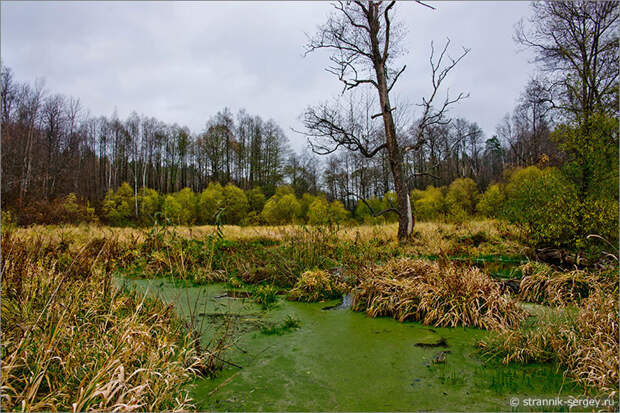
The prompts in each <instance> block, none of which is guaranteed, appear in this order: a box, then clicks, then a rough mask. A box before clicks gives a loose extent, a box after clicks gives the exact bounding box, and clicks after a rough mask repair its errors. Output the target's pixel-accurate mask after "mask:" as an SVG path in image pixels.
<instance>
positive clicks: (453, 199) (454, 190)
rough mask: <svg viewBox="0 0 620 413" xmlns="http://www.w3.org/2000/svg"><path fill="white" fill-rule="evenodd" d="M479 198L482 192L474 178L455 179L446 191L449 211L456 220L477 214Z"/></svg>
mask: <svg viewBox="0 0 620 413" xmlns="http://www.w3.org/2000/svg"><path fill="white" fill-rule="evenodd" d="M479 199H480V192H479V191H478V186H477V185H476V183H475V182H474V180H473V179H470V178H459V179H455V180H454V181H452V183H451V184H450V186H449V187H448V192H447V193H446V205H447V208H448V213H449V214H450V216H451V217H452V218H454V219H456V220H463V219H466V218H467V217H470V216H472V215H474V214H475V212H476V205H478V200H479Z"/></svg>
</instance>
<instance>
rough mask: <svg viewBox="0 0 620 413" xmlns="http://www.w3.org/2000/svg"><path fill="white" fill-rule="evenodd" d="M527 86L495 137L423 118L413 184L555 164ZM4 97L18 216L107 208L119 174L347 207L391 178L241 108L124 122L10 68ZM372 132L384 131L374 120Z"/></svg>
mask: <svg viewBox="0 0 620 413" xmlns="http://www.w3.org/2000/svg"><path fill="white" fill-rule="evenodd" d="M530 89H531V90H534V91H535V88H529V89H528V90H530ZM531 90H530V92H528V93H530V94H531V93H534V92H533V91H531ZM528 96H530V95H528V94H527V93H526V94H524V98H523V99H522V100H523V102H522V103H521V104H519V106H518V108H517V109H516V110H515V114H514V115H513V116H512V118H510V119H508V120H505V122H504V123H502V125H501V127H499V128H498V134H497V135H495V136H493V137H491V138H490V139H486V138H485V136H484V133H483V132H482V130H481V129H480V128H479V127H478V125H477V124H476V123H475V122H469V121H467V120H465V119H456V120H454V121H453V122H450V123H449V124H447V125H437V126H435V127H433V128H430V129H429V131H428V137H427V138H426V139H425V146H428V148H425V150H423V151H417V152H415V153H414V152H410V153H407V154H406V155H405V161H406V162H405V171H406V174H407V181H408V185H409V187H410V188H417V189H423V188H426V186H428V185H434V186H443V185H449V184H450V183H451V182H452V181H453V180H455V179H457V178H471V179H473V180H474V181H475V182H476V184H477V186H478V188H479V189H480V190H484V189H485V188H486V186H487V185H488V184H489V183H490V182H493V181H496V180H498V179H500V178H501V176H502V173H503V171H504V169H506V168H509V167H514V166H528V165H531V164H535V163H536V162H538V161H539V160H540V159H541V157H543V156H545V157H546V159H547V160H548V163H550V164H557V163H559V162H560V161H561V158H562V156H561V154H560V152H559V151H558V150H557V145H555V144H554V143H553V142H552V141H551V140H550V139H549V127H548V119H547V117H546V115H545V110H543V108H542V106H544V105H545V104H544V103H540V102H538V100H536V99H533V98H531V97H528ZM1 101H2V113H1V127H2V172H3V173H2V208H3V209H5V210H6V209H8V210H12V211H13V212H14V213H15V215H17V218H18V221H19V222H20V223H22V224H28V223H32V222H33V217H37V216H41V215H42V213H41V212H42V211H43V212H44V211H46V210H49V212H50V213H51V212H53V211H51V210H53V209H54V204H55V203H57V202H60V201H61V200H62V199H63V198H64V197H66V196H67V195H68V194H70V193H73V194H75V195H76V196H77V197H78V198H79V199H85V200H87V201H88V202H89V204H90V206H91V207H93V208H95V209H96V210H97V212H98V214H99V215H100V216H103V215H104V214H103V212H102V211H101V208H102V207H103V201H104V199H105V197H106V194H108V192H109V191H110V190H113V191H116V190H118V189H119V188H120V186H121V185H122V184H123V182H127V183H128V184H129V185H130V187H131V189H132V192H133V195H134V198H136V199H137V198H138V192H139V191H140V188H150V189H154V190H156V191H157V192H159V193H162V194H170V193H174V192H178V191H180V190H181V189H183V188H189V189H191V190H192V191H193V192H196V193H199V192H202V191H203V190H205V189H206V188H207V187H208V186H209V184H211V183H213V182H219V183H220V184H222V185H224V186H225V185H226V184H228V183H232V184H234V185H235V186H237V187H239V188H241V189H243V190H249V189H251V188H254V187H260V188H261V190H262V191H263V193H264V195H265V196H267V197H270V196H272V195H273V194H274V193H275V190H276V188H277V187H278V186H281V185H284V184H287V185H290V186H291V187H292V188H293V190H294V192H295V195H296V196H297V197H301V196H303V194H304V193H309V194H311V195H320V194H324V195H325V196H326V197H327V199H329V200H330V201H333V200H340V201H341V202H342V203H343V204H344V205H345V208H346V209H347V210H349V211H351V212H354V210H355V208H356V207H357V204H358V202H359V200H360V199H370V198H373V197H374V198H383V197H384V196H385V194H386V193H388V192H389V191H391V190H393V186H394V185H393V182H392V178H391V174H390V170H389V165H388V160H387V157H386V156H385V154H384V153H380V154H378V155H377V156H376V157H374V158H366V157H364V156H362V155H360V154H359V153H351V152H346V151H342V152H337V153H334V154H332V155H330V156H329V157H327V159H326V160H323V159H324V158H323V159H319V157H318V156H317V155H315V154H312V153H311V152H303V153H302V154H296V153H295V152H293V151H292V150H291V149H290V148H289V145H288V140H287V137H286V135H285V134H284V132H283V131H282V129H281V128H280V127H279V126H278V125H277V124H276V123H275V122H274V121H273V120H269V121H264V120H263V119H262V118H261V117H259V116H251V115H249V114H248V113H247V112H245V111H243V110H241V111H239V113H237V114H236V116H235V115H233V114H232V113H231V112H230V111H229V110H228V109H224V110H222V111H221V112H219V113H217V114H216V115H215V116H213V117H212V118H211V119H209V120H208V121H207V123H206V125H205V128H204V130H203V131H202V132H200V133H198V134H194V133H192V132H191V131H190V130H189V129H188V128H187V127H183V126H179V125H177V124H172V125H170V124H166V123H164V122H161V121H159V120H157V119H155V118H152V117H147V116H141V115H137V114H136V113H132V114H131V115H130V116H129V117H128V118H127V119H125V120H121V119H119V118H118V117H117V116H116V115H115V114H113V115H112V116H110V117H105V116H100V117H92V116H89V115H88V114H87V112H86V111H85V110H84V109H83V108H82V107H81V106H80V103H79V100H77V99H74V98H70V97H65V96H63V95H58V94H50V93H48V92H47V91H46V90H45V88H44V87H43V85H42V83H41V82H35V84H34V85H30V84H24V83H19V82H16V81H15V80H14V78H13V74H12V72H11V70H10V69H8V68H6V67H3V68H2V90H1ZM413 129H414V128H413V124H412V126H410V127H409V128H408V127H406V125H404V126H403V127H402V128H401V129H400V132H399V133H401V134H402V135H403V137H405V136H406V135H407V134H408V133H413ZM372 133H373V134H375V135H376V134H380V133H381V131H380V128H379V129H377V130H376V131H372ZM57 200H59V201H57ZM134 204H135V202H134ZM134 209H135V205H134ZM43 215H45V214H43ZM35 221H36V220H35Z"/></svg>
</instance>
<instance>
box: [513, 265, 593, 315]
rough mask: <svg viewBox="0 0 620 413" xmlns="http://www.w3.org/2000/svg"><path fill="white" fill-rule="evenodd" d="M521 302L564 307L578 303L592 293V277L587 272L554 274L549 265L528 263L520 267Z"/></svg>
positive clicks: (576, 271)
mask: <svg viewBox="0 0 620 413" xmlns="http://www.w3.org/2000/svg"><path fill="white" fill-rule="evenodd" d="M519 269H520V270H521V272H522V274H523V278H522V279H521V283H520V286H519V296H520V298H521V300H523V301H525V302H528V303H537V304H549V305H553V306H564V305H567V304H571V303H578V302H579V301H581V300H582V299H583V298H585V297H587V296H588V295H589V293H590V283H591V282H592V281H593V279H592V277H591V276H590V275H588V273H586V272H585V271H580V270H574V271H569V272H563V273H559V272H554V271H553V270H552V269H551V267H549V266H548V265H545V264H542V263H538V262H528V263H526V264H524V265H522V266H521V267H519Z"/></svg>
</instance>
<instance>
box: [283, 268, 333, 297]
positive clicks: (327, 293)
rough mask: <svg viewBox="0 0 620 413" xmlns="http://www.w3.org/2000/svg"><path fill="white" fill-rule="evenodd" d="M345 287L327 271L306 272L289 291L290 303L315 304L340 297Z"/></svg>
mask: <svg viewBox="0 0 620 413" xmlns="http://www.w3.org/2000/svg"><path fill="white" fill-rule="evenodd" d="M344 290H345V285H344V283H342V282H339V281H337V280H336V279H335V277H334V276H332V275H331V274H330V273H329V272H328V271H323V270H312V271H306V272H304V273H303V274H301V276H300V277H299V279H298V280H297V283H295V286H294V287H293V288H292V289H291V290H290V291H289V293H288V299H289V300H291V301H304V302H308V303H309V302H317V301H323V300H328V299H331V298H335V297H340V296H342V293H343V291H344Z"/></svg>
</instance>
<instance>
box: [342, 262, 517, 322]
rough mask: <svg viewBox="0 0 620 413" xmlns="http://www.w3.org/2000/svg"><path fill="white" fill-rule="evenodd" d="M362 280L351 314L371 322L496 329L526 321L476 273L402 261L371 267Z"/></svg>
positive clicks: (487, 279) (486, 278) (495, 287)
mask: <svg viewBox="0 0 620 413" xmlns="http://www.w3.org/2000/svg"><path fill="white" fill-rule="evenodd" d="M360 278H361V281H360V284H359V286H358V287H356V288H354V289H353V292H352V294H353V296H352V308H353V309H354V310H356V311H366V314H368V315H369V316H371V317H377V316H392V317H394V318H395V319H397V320H399V321H404V320H416V321H421V322H422V323H424V324H427V325H435V326H443V327H456V326H473V327H479V328H484V329H494V328H500V327H514V326H517V325H518V323H519V322H520V321H521V320H522V319H523V318H524V316H525V313H524V311H523V310H521V308H520V307H519V306H518V305H517V303H516V301H514V300H513V299H512V298H510V297H508V296H505V295H503V294H502V292H501V289H500V287H499V285H498V284H497V283H496V282H495V281H493V280H492V279H491V278H490V277H489V276H487V275H486V274H484V273H483V272H481V271H480V270H479V269H477V268H465V267H458V266H455V265H454V264H450V263H439V262H431V261H424V260H413V259H407V258H403V259H393V260H391V261H389V262H387V263H386V264H385V265H384V266H373V267H370V268H368V269H366V270H365V272H364V273H363V274H361V277H360Z"/></svg>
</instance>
